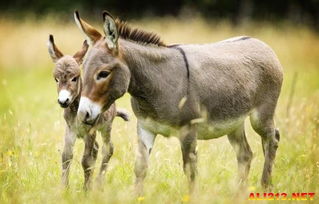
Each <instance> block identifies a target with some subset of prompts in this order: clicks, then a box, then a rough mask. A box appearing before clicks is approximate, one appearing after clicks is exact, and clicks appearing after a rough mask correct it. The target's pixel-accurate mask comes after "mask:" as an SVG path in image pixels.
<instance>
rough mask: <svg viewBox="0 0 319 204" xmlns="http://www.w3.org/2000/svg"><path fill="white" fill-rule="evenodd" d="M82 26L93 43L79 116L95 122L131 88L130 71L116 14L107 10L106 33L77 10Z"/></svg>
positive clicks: (77, 19) (84, 120)
mask: <svg viewBox="0 0 319 204" xmlns="http://www.w3.org/2000/svg"><path fill="white" fill-rule="evenodd" d="M74 18H75V21H76V24H77V25H78V27H79V28H80V29H81V30H82V31H83V33H84V34H85V35H86V37H87V38H88V40H89V42H90V43H91V44H92V49H90V51H89V52H88V55H87V58H86V59H85V61H84V65H83V90H82V95H81V100H80V105H79V109H78V118H79V119H80V121H82V122H84V123H87V124H94V122H95V121H96V119H97V118H98V117H99V115H100V114H101V113H102V112H104V111H105V110H107V109H108V108H109V107H110V105H111V104H112V103H114V101H115V100H116V99H118V98H119V97H121V96H122V95H123V94H124V93H125V92H126V91H127V89H128V86H129V81H130V71H129V69H128V67H127V66H126V65H125V63H124V62H123V61H122V60H121V57H120V52H119V45H118V38H119V35H118V30H117V26H116V23H115V21H114V18H113V17H112V16H111V15H110V14H109V13H108V12H103V20H104V26H103V30H104V34H105V36H103V35H102V34H101V33H99V32H98V31H97V30H96V29H95V28H93V27H92V26H91V25H89V24H88V23H86V22H85V21H84V20H82V19H81V18H80V16H79V13H78V12H77V11H76V12H75V13H74Z"/></svg>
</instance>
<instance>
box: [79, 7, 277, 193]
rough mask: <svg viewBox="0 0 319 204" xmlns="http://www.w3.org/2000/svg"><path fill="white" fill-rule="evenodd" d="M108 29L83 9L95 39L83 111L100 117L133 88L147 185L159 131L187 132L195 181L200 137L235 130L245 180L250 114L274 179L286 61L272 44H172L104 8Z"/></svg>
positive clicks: (139, 183)
mask: <svg viewBox="0 0 319 204" xmlns="http://www.w3.org/2000/svg"><path fill="white" fill-rule="evenodd" d="M103 20H104V25H103V28H104V34H105V36H102V34H100V33H99V32H98V31H97V30H96V29H95V28H93V27H92V26H90V25H89V24H88V23H86V22H85V21H84V20H82V19H81V18H80V16H79V13H78V12H75V21H76V23H77V25H78V26H79V28H80V29H81V30H82V31H83V32H84V33H85V35H86V36H87V38H88V39H89V40H90V42H91V43H92V45H93V47H92V49H91V50H90V51H89V52H88V55H87V58H86V60H85V62H84V87H83V92H82V96H81V100H80V106H79V110H78V117H79V119H80V120H81V121H83V122H85V123H94V121H95V120H97V118H99V116H100V114H101V113H102V112H103V111H104V110H106V109H108V107H109V106H110V105H111V104H112V103H113V102H114V101H115V100H116V99H118V98H119V97H121V96H122V95H123V94H124V93H125V92H127V91H128V92H129V94H130V95H131V96H132V97H131V103H132V108H133V111H134V113H135V115H136V116H137V119H138V122H137V133H138V154H137V160H136V164H135V174H136V187H137V190H138V192H142V189H143V188H142V187H143V180H144V178H145V176H146V171H147V167H148V158H149V155H150V153H151V150H152V147H153V143H154V139H155V137H156V135H157V134H161V135H163V136H170V135H172V134H173V135H174V134H176V133H177V131H178V132H179V139H180V142H181V149H182V155H183V162H184V163H183V168H184V172H185V174H186V175H187V178H188V180H189V184H190V190H192V188H193V183H194V180H195V177H196V172H197V170H196V161H197V154H196V140H197V139H204V140H207V139H212V138H217V137H221V136H223V135H227V136H228V139H229V141H230V143H231V145H232V146H233V147H234V150H235V151H236V154H237V160H238V171H239V179H240V181H241V182H245V181H246V179H247V176H248V172H249V169H250V163H251V160H252V152H251V149H250V147H249V144H248V143H247V139H246V136H245V130H244V120H245V118H246V117H247V116H250V121H251V124H252V127H253V128H254V130H255V131H256V132H257V133H258V134H259V135H260V136H261V138H262V147H263V151H264V155H265V163H264V169H263V174H262V179H261V183H262V185H263V186H264V187H268V186H269V185H270V184H271V172H272V166H273V162H274V159H275V155H276V150H277V147H278V142H279V138H280V136H279V132H278V131H277V130H276V129H275V124H274V113H275V108H276V104H277V100H278V97H279V94H280V90H281V85H282V80H283V74H282V67H281V65H280V62H279V60H278V58H277V57H276V55H275V53H274V52H273V51H272V49H271V48H270V47H269V46H268V45H266V44H265V43H263V42H261V41H260V40H257V39H255V38H250V37H236V38H231V39H228V40H224V41H221V42H217V43H212V44H203V45H195V44H194V45H172V46H166V45H165V44H164V43H163V42H162V41H161V40H160V38H159V37H158V36H157V35H156V34H153V33H148V32H145V31H142V30H139V29H132V28H131V27H129V26H128V25H127V24H126V23H125V22H122V21H120V20H114V18H113V17H112V16H111V15H110V14H109V13H108V12H103Z"/></svg>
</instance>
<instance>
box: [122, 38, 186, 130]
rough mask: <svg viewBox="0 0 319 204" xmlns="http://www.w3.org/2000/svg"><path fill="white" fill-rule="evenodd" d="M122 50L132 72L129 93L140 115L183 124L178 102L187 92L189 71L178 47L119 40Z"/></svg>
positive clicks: (135, 110)
mask: <svg viewBox="0 0 319 204" xmlns="http://www.w3.org/2000/svg"><path fill="white" fill-rule="evenodd" d="M119 47H120V49H121V50H120V53H121V55H122V57H123V59H124V60H125V62H126V64H127V65H128V67H129V70H130V72H131V79H130V85H129V89H128V92H129V93H130V95H131V96H132V106H133V110H134V112H135V114H136V115H137V116H138V117H139V116H141V117H150V118H153V119H155V120H162V121H167V122H169V123H171V124H172V123H180V122H181V120H184V118H185V117H181V115H180V114H181V111H180V110H179V109H178V105H179V102H180V101H181V99H182V98H183V97H185V96H186V94H187V84H188V80H187V70H186V67H185V62H184V59H183V55H182V54H181V52H180V51H179V50H177V49H175V48H169V47H158V46H153V45H142V44H138V43H134V42H130V41H125V40H120V46H119Z"/></svg>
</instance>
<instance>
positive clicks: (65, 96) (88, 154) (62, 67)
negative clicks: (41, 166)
mask: <svg viewBox="0 0 319 204" xmlns="http://www.w3.org/2000/svg"><path fill="white" fill-rule="evenodd" d="M88 47H89V46H88V44H87V42H86V41H84V43H83V47H82V50H80V51H78V52H77V53H75V55H73V56H68V55H65V56H64V55H63V54H62V52H61V51H59V49H58V48H57V47H56V45H55V44H54V38H53V36H52V35H50V37H49V42H48V48H49V54H50V56H51V58H52V60H53V62H54V63H55V69H54V73H53V75H54V79H55V81H56V82H57V88H58V93H59V97H58V103H59V104H60V106H61V107H62V108H64V119H65V121H66V124H67V125H66V130H65V138H64V139H65V145H64V150H63V153H62V183H63V185H64V186H68V183H69V170H70V164H71V160H72V158H73V146H74V143H75V140H76V138H77V137H78V138H83V139H84V142H85V149H84V154H83V158H82V167H83V170H84V178H85V181H84V189H85V190H87V189H89V188H90V186H91V178H92V174H93V168H94V164H95V161H96V158H97V153H98V149H99V145H98V143H97V142H96V141H95V137H96V131H100V132H101V136H102V139H103V149H102V154H103V158H102V164H101V167H100V173H99V176H98V178H97V181H98V182H99V184H100V186H102V184H103V181H104V175H105V172H106V168H107V164H108V162H109V160H110V158H111V157H112V154H113V145H112V142H111V140H110V138H111V127H112V122H113V119H114V118H115V116H119V117H121V118H123V119H124V120H125V121H128V115H127V114H126V113H125V112H123V111H117V110H116V108H115V104H112V105H111V106H110V108H109V109H108V110H106V111H105V112H103V114H101V117H99V118H98V119H96V120H95V121H94V122H93V123H92V124H82V123H78V122H77V120H76V116H77V110H78V107H79V101H80V97H81V89H82V82H81V77H80V73H81V70H80V64H81V63H82V60H83V57H84V56H85V54H86V52H87V50H88Z"/></svg>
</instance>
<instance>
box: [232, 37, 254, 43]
mask: <svg viewBox="0 0 319 204" xmlns="http://www.w3.org/2000/svg"><path fill="white" fill-rule="evenodd" d="M248 39H250V37H248V36H244V37H241V38H238V39H236V40H233V41H231V42H236V41H241V40H248Z"/></svg>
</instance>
